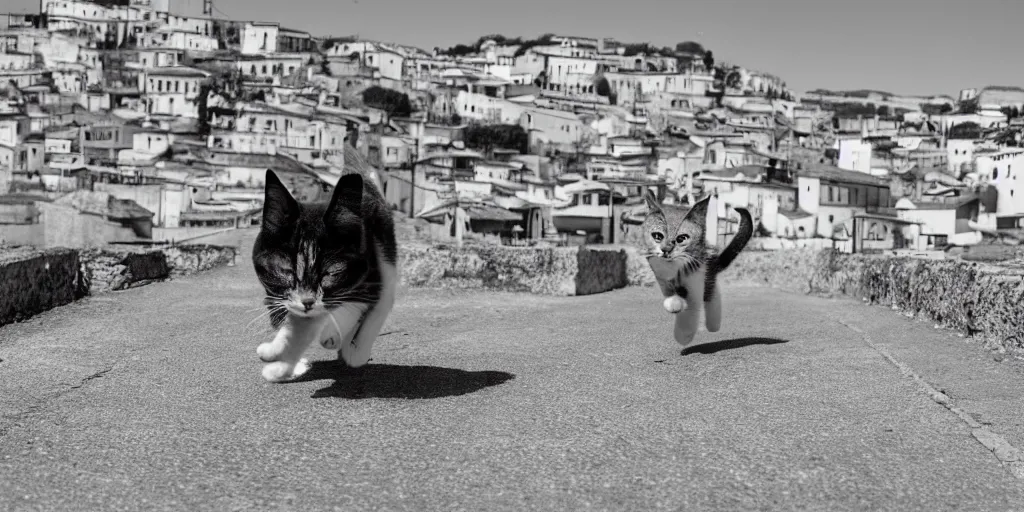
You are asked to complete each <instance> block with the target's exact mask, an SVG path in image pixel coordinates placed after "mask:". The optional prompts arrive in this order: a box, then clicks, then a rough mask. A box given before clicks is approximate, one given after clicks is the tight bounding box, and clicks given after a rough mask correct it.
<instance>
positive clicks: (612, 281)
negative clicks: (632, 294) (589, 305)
mask: <svg viewBox="0 0 1024 512" xmlns="http://www.w3.org/2000/svg"><path fill="white" fill-rule="evenodd" d="M628 267H629V257H628V255H627V254H626V251H625V249H619V250H607V249H590V248H587V247H581V248H580V249H579V251H577V253H576V268H577V272H576V295H591V294H595V293H604V292H607V291H610V290H617V289H619V288H625V287H626V286H628V285H629V274H628Z"/></svg>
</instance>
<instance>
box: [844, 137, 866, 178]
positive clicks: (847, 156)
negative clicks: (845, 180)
mask: <svg viewBox="0 0 1024 512" xmlns="http://www.w3.org/2000/svg"><path fill="white" fill-rule="evenodd" d="M836 144H837V145H838V146H839V162H838V163H839V166H838V167H839V168H840V169H846V170H848V171H857V172H863V173H866V174H871V149H872V148H871V144H869V143H867V142H864V141H863V140H861V139H840V140H838V141H836Z"/></svg>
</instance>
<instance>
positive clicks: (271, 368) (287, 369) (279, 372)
mask: <svg viewBox="0 0 1024 512" xmlns="http://www.w3.org/2000/svg"><path fill="white" fill-rule="evenodd" d="M307 371H309V362H308V361H306V360H305V359H303V360H301V361H299V362H298V364H289V363H286V362H283V361H278V362H276V363H270V364H268V365H266V366H264V367H263V378H264V379H266V381H267V382H275V383H277V382H288V381H290V380H294V379H296V378H298V377H301V376H302V374H303V373H306V372H307Z"/></svg>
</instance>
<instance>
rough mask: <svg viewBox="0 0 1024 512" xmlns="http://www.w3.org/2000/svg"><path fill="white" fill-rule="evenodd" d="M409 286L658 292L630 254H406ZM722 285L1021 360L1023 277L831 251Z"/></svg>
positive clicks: (735, 268) (765, 254) (772, 264)
mask: <svg viewBox="0 0 1024 512" xmlns="http://www.w3.org/2000/svg"><path fill="white" fill-rule="evenodd" d="M403 258H404V260H403V263H402V279H403V281H404V282H405V283H406V284H409V285H411V286H460V287H486V288H495V289H501V290H508V291H525V292H531V293H540V294H545V295H583V294H589V293H601V292H604V291H609V290H613V289H616V288H621V287H622V286H627V285H629V286H654V285H655V281H654V275H653V274H652V272H651V269H650V267H649V266H648V264H647V261H646V260H644V259H643V258H642V257H640V255H639V254H638V253H637V251H636V250H635V249H634V248H632V247H620V248H612V249H589V248H583V250H577V249H576V248H555V249H536V248H510V247H489V248H480V247H465V248H463V249H455V248H452V247H433V248H418V249H414V250H403ZM719 281H720V282H722V283H723V284H734V285H756V286H769V287H773V288H779V289H783V290H787V291H792V292H795V293H805V294H815V295H821V296H835V297H837V296H845V297H852V298H856V299H863V300H865V301H867V302H869V303H872V304H878V305H882V306H886V307H890V308H894V309H897V310H900V311H902V312H904V313H905V314H908V315H911V316H915V317H919V318H927V319H929V320H930V321H933V322H936V323H939V324H941V325H943V326H945V327H948V328H952V329H957V330H960V331H962V332H963V333H965V334H966V335H970V336H978V337H980V338H982V339H984V340H986V342H987V343H989V344H990V345H991V346H993V347H995V348H999V349H1003V350H1024V306H1022V304H1024V269H1017V270H1014V269H1011V268H1009V267H1007V266H993V265H986V264H983V263H979V262H972V261H961V260H934V259H921V258H909V257H896V256H884V255H865V254H845V253H841V252H838V251H834V250H831V249H825V250H814V249H810V248H804V249H791V250H783V251H744V252H742V253H740V255H739V256H738V257H737V258H736V260H735V261H734V262H733V264H732V265H731V266H730V267H729V268H728V269H727V270H726V271H725V272H723V273H722V274H721V275H720V276H719Z"/></svg>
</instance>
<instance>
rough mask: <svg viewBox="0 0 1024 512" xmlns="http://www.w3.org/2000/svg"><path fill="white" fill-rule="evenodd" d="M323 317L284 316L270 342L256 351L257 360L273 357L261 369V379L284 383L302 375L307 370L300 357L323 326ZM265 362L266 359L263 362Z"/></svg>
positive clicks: (306, 362)
mask: <svg viewBox="0 0 1024 512" xmlns="http://www.w3.org/2000/svg"><path fill="white" fill-rule="evenodd" d="M325 318H326V317H325V316H319V317H314V318H306V317H298V316H295V315H288V316H287V318H285V320H284V323H283V324H281V327H280V329H278V331H277V334H276V335H275V336H274V340H273V341H271V342H269V343H264V344H262V345H260V346H259V347H258V348H257V349H256V353H257V354H258V355H259V356H260V359H264V357H265V356H266V357H273V359H271V360H272V361H273V362H270V363H267V364H266V365H265V366H264V367H263V378H264V379H266V380H268V381H270V382H285V381H289V380H293V379H296V378H299V377H301V376H302V374H304V373H306V371H308V370H309V362H308V361H306V360H305V359H302V354H303V353H304V352H305V351H306V349H307V348H309V344H310V343H311V342H312V341H313V339H314V338H316V337H317V335H319V334H320V332H321V330H322V329H323V327H324V321H325ZM264 360H266V359H264Z"/></svg>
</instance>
